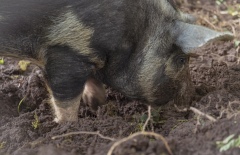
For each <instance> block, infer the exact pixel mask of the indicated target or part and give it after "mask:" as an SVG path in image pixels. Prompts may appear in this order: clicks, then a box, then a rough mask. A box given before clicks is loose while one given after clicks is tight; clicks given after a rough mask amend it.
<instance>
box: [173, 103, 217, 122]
mask: <svg viewBox="0 0 240 155" xmlns="http://www.w3.org/2000/svg"><path fill="white" fill-rule="evenodd" d="M174 107H175V108H176V109H177V111H179V112H186V111H187V110H191V111H192V112H194V113H195V114H198V115H200V116H204V117H206V118H207V119H209V120H210V121H212V122H216V121H217V120H216V119H215V118H214V117H212V116H210V115H208V114H206V113H203V112H201V111H200V110H198V109H197V108H194V107H190V108H189V109H187V108H184V109H179V108H178V107H177V105H175V104H174Z"/></svg>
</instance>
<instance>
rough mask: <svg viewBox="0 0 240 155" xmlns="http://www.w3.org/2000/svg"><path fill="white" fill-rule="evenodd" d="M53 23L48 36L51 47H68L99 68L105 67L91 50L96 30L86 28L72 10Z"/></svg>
mask: <svg viewBox="0 0 240 155" xmlns="http://www.w3.org/2000/svg"><path fill="white" fill-rule="evenodd" d="M53 22H54V24H53V25H52V26H50V28H49V35H48V36H47V38H48V39H49V42H48V44H49V45H68V46H70V47H71V48H73V49H74V50H76V51H79V53H80V54H82V55H84V56H87V57H89V58H90V59H91V61H92V62H94V63H96V64H97V67H98V68H101V67H103V62H102V61H101V60H99V58H98V57H97V56H96V55H94V53H93V51H92V49H90V48H89V46H90V39H91V37H92V36H93V33H94V29H92V28H90V27H87V26H85V25H84V24H83V23H82V22H81V21H80V20H79V19H78V17H77V15H75V14H74V13H73V12H72V11H71V10H70V11H67V12H64V13H62V14H61V15H60V16H59V17H57V18H56V19H54V20H53Z"/></svg>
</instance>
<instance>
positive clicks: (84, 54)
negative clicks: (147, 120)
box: [0, 0, 232, 122]
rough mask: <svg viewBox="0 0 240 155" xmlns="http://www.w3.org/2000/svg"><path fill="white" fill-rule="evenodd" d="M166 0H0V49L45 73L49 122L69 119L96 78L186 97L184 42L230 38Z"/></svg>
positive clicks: (97, 95) (134, 93)
mask: <svg viewBox="0 0 240 155" xmlns="http://www.w3.org/2000/svg"><path fill="white" fill-rule="evenodd" d="M192 22H193V18H192V17H191V16H190V15H187V14H184V13H182V12H180V11H179V10H178V9H177V8H176V6H175V4H174V1H173V0H0V55H2V56H15V57H18V58H25V59H30V60H32V61H33V62H35V63H37V64H38V65H39V66H40V67H41V68H42V69H43V71H44V73H45V79H46V86H47V88H48V90H49V93H50V95H51V102H52V103H51V104H52V106H53V109H54V112H55V121H56V122H63V121H76V120H77V119H78V117H77V113H78V108H79V105H80V100H81V98H82V99H83V101H84V102H86V103H88V104H90V105H92V106H93V108H96V107H97V106H98V105H101V104H103V103H104V102H105V94H104V87H103V83H104V84H106V85H108V86H111V87H112V88H114V89H116V90H118V91H119V92H121V93H123V94H124V95H126V96H128V97H130V98H133V99H138V100H141V101H144V102H147V103H149V104H154V105H159V106H160V105H163V104H166V103H167V102H169V101H171V100H173V99H175V101H176V102H177V101H181V103H179V104H186V105H187V104H189V103H190V100H191V98H190V97H186V96H187V94H188V93H190V92H191V91H192V85H191V82H190V76H189V70H188V62H189V56H190V52H191V51H192V49H194V48H196V47H199V46H202V45H204V44H206V43H207V42H209V41H211V40H220V39H226V40H228V39H232V34H231V33H228V32H225V33H219V32H215V31H213V30H210V29H207V28H204V27H201V26H196V25H193V24H192Z"/></svg>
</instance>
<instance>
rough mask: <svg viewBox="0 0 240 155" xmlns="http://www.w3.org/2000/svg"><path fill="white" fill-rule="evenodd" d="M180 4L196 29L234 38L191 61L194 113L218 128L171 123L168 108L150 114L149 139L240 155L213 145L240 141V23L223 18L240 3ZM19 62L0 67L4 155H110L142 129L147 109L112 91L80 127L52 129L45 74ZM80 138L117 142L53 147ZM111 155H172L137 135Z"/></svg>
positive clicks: (197, 122)
mask: <svg viewBox="0 0 240 155" xmlns="http://www.w3.org/2000/svg"><path fill="white" fill-rule="evenodd" d="M177 3H178V5H179V6H180V8H181V10H184V11H185V12H188V13H191V14H194V15H195V16H197V17H199V19H198V20H197V23H198V24H201V25H205V26H207V27H210V28H213V29H216V30H229V31H232V32H234V33H235V35H236V39H235V41H231V42H215V43H211V44H209V45H207V46H204V47H202V48H200V49H198V50H197V53H198V54H199V56H198V57H196V58H192V59H191V60H190V71H191V76H192V81H193V83H194V85H195V88H196V94H195V97H194V101H193V104H192V107H195V108H196V109H198V110H200V111H201V112H203V113H205V114H208V115H210V116H212V117H214V118H215V119H217V121H216V122H212V121H210V120H209V119H207V118H206V117H204V116H200V115H199V114H197V113H193V112H192V111H191V112H190V113H189V114H188V116H187V117H186V116H182V115H171V116H169V115H168V114H169V113H171V108H170V109H169V111H167V112H166V111H165V110H164V108H161V107H160V108H159V109H153V110H152V111H151V114H152V119H151V120H150V122H149V123H148V125H147V126H146V131H151V132H155V133H157V134H161V135H162V136H163V137H164V138H165V139H166V141H167V143H168V145H169V147H170V149H171V151H172V152H173V154H174V155H213V154H214V155H218V154H219V155H239V154H240V148H231V149H229V150H227V151H223V152H220V151H219V148H218V147H217V144H216V142H217V141H222V140H224V139H225V138H226V137H228V136H229V135H231V134H235V137H237V136H238V135H240V115H239V113H240V100H239V98H240V65H239V61H240V55H239V52H240V50H239V46H237V45H235V44H236V41H237V40H240V26H239V25H240V23H239V22H240V21H239V18H240V17H239V16H240V15H239V14H238V15H230V14H228V13H226V10H227V8H228V7H230V6H231V7H236V6H237V4H238V5H239V4H240V2H239V1H238V0H228V1H224V3H225V4H220V5H217V4H216V1H215V0H198V1H191V0H178V1H177ZM238 9H239V8H238ZM238 11H239V10H238ZM18 62H19V60H15V59H13V58H4V65H0V99H1V100H0V155H35V154H37V155H79V154H86V155H105V154H107V152H108V151H109V149H110V147H111V146H112V145H113V144H114V143H115V142H116V140H120V139H122V138H124V137H127V136H129V135H131V134H133V133H135V132H139V131H141V130H142V129H143V124H144V122H145V121H146V118H147V105H145V104H144V103H140V102H138V101H132V100H129V99H127V98H125V97H124V96H122V95H121V94H119V93H118V92H116V91H114V90H111V89H110V88H108V89H107V94H106V95H107V103H108V104H106V105H104V106H102V107H101V108H99V109H98V110H97V111H96V112H93V111H91V110H90V109H89V107H87V106H85V105H83V104H82V105H81V107H80V110H79V118H80V119H79V121H78V122H75V123H64V124H57V123H54V122H53V116H52V113H51V107H50V106H49V104H48V102H47V100H48V96H47V94H48V93H47V91H46V89H45V87H44V82H43V75H42V72H41V70H40V69H39V68H38V67H37V66H34V65H33V64H31V65H30V66H28V68H27V70H26V71H22V70H21V69H20V67H19V65H18ZM172 109H174V107H172ZM178 113H181V112H178ZM75 131H84V132H97V131H99V132H100V133H101V134H102V135H104V136H108V137H111V138H115V139H116V140H115V141H111V140H109V139H106V138H101V137H99V136H98V135H92V134H87V133H83V134H77V135H71V136H65V137H62V138H56V139H52V137H53V136H57V135H62V134H65V133H69V132H75ZM113 154H115V155H130V154H131V155H140V154H141V155H161V154H162V155H164V154H169V153H168V151H167V149H166V147H165V145H164V144H163V141H161V140H158V139H154V138H153V137H151V136H141V135H140V136H137V137H135V138H132V139H129V140H127V141H126V142H124V143H122V144H121V145H119V146H118V147H116V148H115V149H114V151H113Z"/></svg>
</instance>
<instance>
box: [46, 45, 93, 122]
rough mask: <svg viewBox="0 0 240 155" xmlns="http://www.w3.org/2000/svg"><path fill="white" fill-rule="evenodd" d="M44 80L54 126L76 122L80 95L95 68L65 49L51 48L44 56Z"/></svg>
mask: <svg viewBox="0 0 240 155" xmlns="http://www.w3.org/2000/svg"><path fill="white" fill-rule="evenodd" d="M45 59H46V64H45V77H46V80H47V85H48V89H49V92H50V95H51V102H52V107H53V110H54V112H55V120H54V121H55V122H58V123H60V122H65V121H77V120H78V109H79V105H80V99H81V96H82V95H81V94H82V92H83V88H84V84H85V82H86V81H87V78H88V77H89V76H90V75H91V74H92V72H93V69H94V65H93V64H92V63H90V62H89V61H88V58H87V57H83V56H81V55H79V54H78V53H76V52H74V51H73V50H71V49H70V48H68V47H57V46H56V47H51V48H49V49H48V50H47V51H46V54H45Z"/></svg>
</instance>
